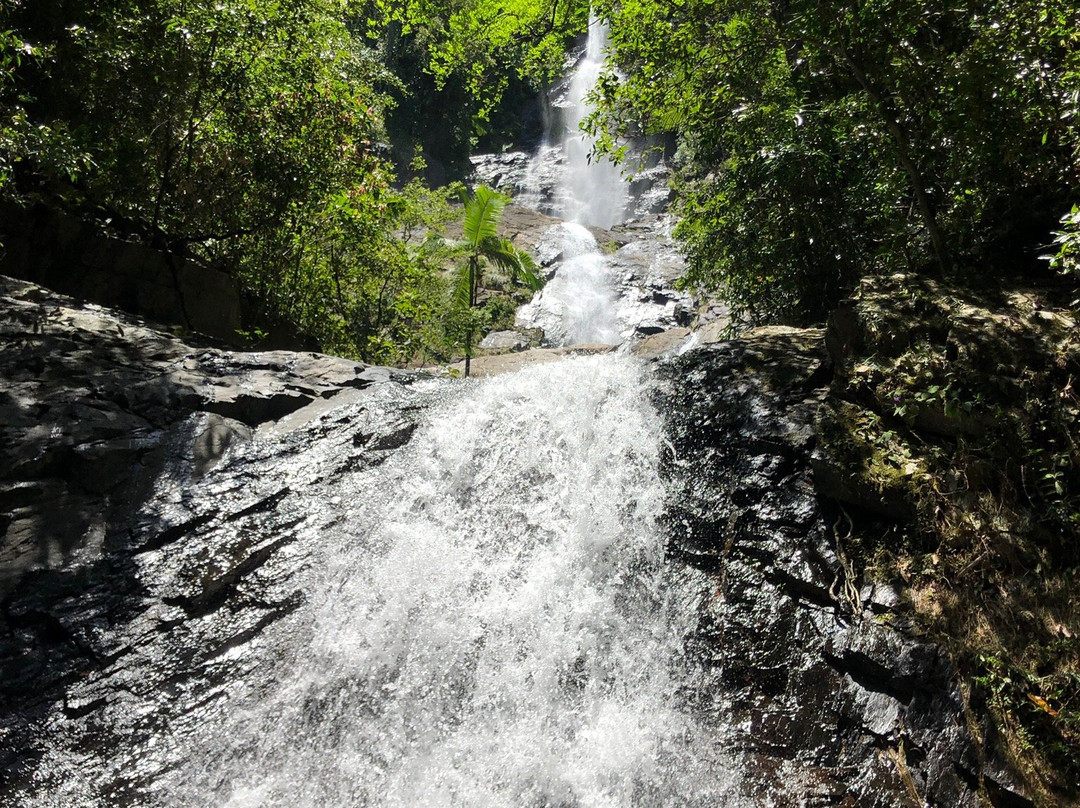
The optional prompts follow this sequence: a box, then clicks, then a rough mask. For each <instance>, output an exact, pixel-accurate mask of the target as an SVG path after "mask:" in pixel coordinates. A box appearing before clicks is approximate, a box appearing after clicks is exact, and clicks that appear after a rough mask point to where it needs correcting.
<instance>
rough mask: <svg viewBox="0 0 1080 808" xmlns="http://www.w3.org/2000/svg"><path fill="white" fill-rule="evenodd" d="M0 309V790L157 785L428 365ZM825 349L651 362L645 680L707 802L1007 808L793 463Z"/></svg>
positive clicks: (13, 297)
mask: <svg viewBox="0 0 1080 808" xmlns="http://www.w3.org/2000/svg"><path fill="white" fill-rule="evenodd" d="M2 306H3V309H2V314H0V319H2V323H3V328H4V347H3V350H2V353H0V358H2V365H0V373H2V376H3V391H4V396H3V402H2V413H3V421H2V423H3V425H4V433H5V434H4V446H5V462H4V475H3V481H2V485H3V493H2V497H3V499H2V501H3V505H4V516H3V524H4V531H5V532H4V546H3V605H4V608H3V654H2V659H3V667H4V670H3V675H2V677H0V681H2V683H3V684H2V695H3V704H4V708H3V730H2V732H3V735H2V737H3V741H2V749H3V780H2V782H0V796H3V799H4V801H5V803H6V804H24V805H28V806H29V805H45V804H70V805H76V804H78V805H87V806H90V805H102V806H104V805H131V806H136V805H138V806H144V805H145V806H156V805H169V804H175V801H174V798H173V797H170V795H169V788H170V786H169V784H170V783H172V782H173V781H172V779H171V778H173V777H174V775H175V772H176V770H177V768H178V767H180V768H183V767H184V766H186V765H190V762H189V761H186V757H185V756H186V755H189V754H190V749H188V748H187V747H186V744H185V739H190V738H191V737H192V736H197V734H198V732H199V727H200V726H201V725H203V724H206V723H213V722H214V721H217V720H220V718H221V716H222V714H224V713H226V712H227V711H228V709H229V705H230V703H232V702H234V701H236V700H242V694H246V696H247V697H250V696H251V694H252V693H255V694H257V693H258V692H260V690H264V689H265V688H266V687H267V686H268V685H267V677H268V676H272V665H270V664H269V663H268V661H267V660H268V658H269V659H271V660H272V659H273V658H274V657H275V652H274V651H273V648H274V647H275V644H278V643H281V638H282V637H283V636H291V637H295V636H297V634H300V635H303V634H304V633H305V632H309V631H311V630H313V628H312V624H311V623H310V620H311V616H310V614H308V613H307V612H306V611H305V609H306V604H307V603H309V601H310V600H311V598H312V592H311V591H310V590H309V589H307V588H306V586H305V584H309V583H310V578H309V577H307V576H310V575H311V573H312V571H313V569H317V568H318V566H319V565H320V564H322V563H325V558H324V557H323V556H322V553H323V552H325V548H323V549H320V545H319V542H318V540H317V539H318V536H320V535H322V534H325V533H326V532H327V531H330V530H333V529H334V526H335V525H336V524H340V522H341V520H342V519H343V518H344V517H343V513H344V512H345V510H346V506H345V505H342V506H340V507H334V508H330V509H329V510H327V509H326V508H325V506H324V505H321V506H319V507H312V506H311V503H313V502H319V503H327V502H330V503H333V502H341V495H338V494H335V489H343V490H345V491H347V490H348V484H347V480H348V479H349V478H350V476H352V475H357V474H362V473H364V472H365V470H370V469H372V468H377V467H378V466H379V465H380V464H382V463H384V462H385V460H386V458H387V457H390V456H393V455H394V454H395V453H397V452H399V451H401V450H402V447H405V446H408V445H409V444H410V442H411V441H414V440H416V436H417V435H420V434H424V429H425V427H424V423H425V419H426V418H428V417H429V415H430V413H431V412H432V408H433V407H434V406H435V405H436V404H437V403H438V402H439V401H440V399H441V396H442V395H443V393H442V392H441V391H442V389H443V388H444V387H445V385H447V384H453V382H446V381H437V380H433V379H430V378H426V377H425V376H424V374H418V373H403V372H400V371H393V370H387V369H383V368H372V367H365V366H363V365H360V364H356V363H352V362H347V361H344V360H339V359H334V358H331V357H324V356H319V355H312V354H292V353H287V352H271V353H262V354H260V353H248V354H244V353H230V352H226V351H220V350H217V349H212V348H200V347H198V346H193V345H189V344H186V343H184V342H182V341H181V340H179V339H176V338H174V337H171V336H168V335H165V334H163V333H161V332H160V331H156V330H154V329H153V328H152V327H150V326H148V325H147V324H145V323H142V322H140V321H138V320H136V319H135V318H132V317H130V316H128V315H121V314H117V313H116V312H111V311H108V310H105V309H101V308H98V307H95V306H92V305H87V304H80V303H78V302H76V301H73V300H71V299H68V298H64V297H63V296H60V295H56V294H54V293H51V292H48V291H46V290H43V289H41V288H40V287H35V286H32V285H30V284H27V283H24V282H17V281H11V280H5V281H4V286H3V297H2ZM835 339H836V335H835V332H829V333H826V332H823V331H815V330H809V331H797V330H790V329H761V330H757V331H752V332H749V333H747V334H744V335H743V336H742V337H741V338H739V339H737V340H734V341H730V342H718V343H713V344H708V345H703V346H700V347H698V348H695V349H692V350H688V351H686V352H685V353H684V354H683V355H681V356H677V357H673V358H669V359H667V360H658V361H657V362H655V363H654V364H655V371H654V373H655V376H656V377H657V380H656V381H655V382H654V383H653V384H652V391H653V392H652V397H653V402H654V406H655V407H656V408H657V409H658V410H659V411H660V412H662V413H666V416H665V419H664V425H663V429H664V435H665V437H664V439H663V446H664V447H665V448H664V449H663V451H662V454H661V457H660V464H661V473H662V476H663V479H664V480H665V490H666V493H665V495H664V502H663V509H662V514H661V516H660V517H659V524H660V525H661V529H662V535H663V544H664V546H665V547H666V555H667V556H668V561H667V562H666V563H667V564H668V565H670V567H671V568H672V570H673V572H672V574H674V575H676V576H680V575H684V574H685V575H690V576H698V578H697V580H698V581H699V584H700V585H699V586H698V587H697V589H695V590H693V591H695V592H697V593H698V595H697V599H696V600H695V602H693V603H691V604H687V606H688V607H689V609H690V614H691V615H692V619H690V621H689V623H688V624H687V625H688V627H687V628H686V630H685V634H684V635H683V636H681V637H679V638H678V643H679V645H680V646H681V647H682V648H683V650H684V652H685V654H686V655H687V657H688V659H690V660H692V663H691V664H692V666H693V667H694V669H695V670H697V671H698V673H697V674H696V677H697V678H695V679H694V680H693V681H694V682H695V684H694V686H693V687H692V688H690V689H688V690H687V689H686V687H687V685H685V684H684V685H683V686H682V687H683V690H682V691H680V692H677V693H673V694H669V695H672V696H674V697H675V698H676V701H677V702H678V703H679V704H681V705H682V706H681V707H680V710H683V711H685V712H687V713H688V714H691V715H701V716H706V717H708V719H709V721H711V722H717V721H719V722H720V724H721V725H722V727H723V729H722V730H718V734H719V736H720V737H722V739H723V746H724V748H725V749H726V750H727V752H726V753H727V754H730V755H731V756H732V760H733V761H734V763H733V764H732V765H735V766H736V768H735V769H734V771H738V772H743V773H745V774H746V776H738V777H735V778H734V782H733V784H729V785H728V786H727V791H726V794H727V797H726V798H727V799H728V800H729V802H728V803H727V804H732V805H764V804H773V805H780V804H791V805H797V804H836V805H881V806H886V805H941V806H945V805H977V804H980V803H979V801H980V799H989V800H990V802H991V804H994V805H998V806H1012V805H1024V804H1030V803H1029V799H1030V797H1031V795H1030V794H1028V792H1027V791H1026V790H1025V787H1024V784H1023V782H1022V780H1021V779H1020V778H1019V777H1017V775H1016V772H1015V771H1010V763H1009V761H1008V759H1007V758H1006V757H1004V756H1003V753H1002V750H1001V749H1000V748H999V747H998V746H997V745H995V744H994V743H993V742H991V740H988V739H987V736H985V735H982V734H981V733H979V732H978V727H979V721H980V719H979V717H978V715H974V714H973V713H972V712H971V708H970V705H969V702H968V700H967V698H966V696H965V693H964V692H963V691H962V690H961V689H960V687H959V682H958V679H957V676H956V671H955V669H954V667H953V666H952V664H951V662H950V661H949V658H948V656H947V655H946V654H944V653H943V651H942V650H941V649H940V648H939V647H938V646H936V645H935V644H934V643H932V642H928V641H927V640H925V639H920V638H919V637H918V636H917V632H914V631H913V628H914V625H915V624H914V623H913V622H912V619H911V609H910V605H909V604H908V602H907V599H908V597H909V596H908V594H907V593H905V591H904V590H903V587H902V585H895V586H894V585H889V584H885V583H882V582H875V581H874V580H873V579H872V578H871V577H870V576H864V575H859V574H856V572H855V571H854V570H853V568H852V564H851V560H850V559H849V558H848V557H847V555H846V554H845V548H844V545H843V542H842V541H841V539H842V538H843V536H844V535H845V532H846V530H847V527H846V525H845V522H844V519H845V516H844V508H843V506H844V504H845V503H844V502H843V501H841V500H838V499H836V498H835V493H836V492H835V491H827V490H826V491H823V490H822V484H821V479H822V478H821V476H820V472H818V473H815V468H816V466H815V456H816V455H815V453H820V447H821V439H820V435H819V431H818V430H819V426H818V423H819V413H820V412H821V411H822V410H823V408H824V407H827V406H829V401H830V384H831V383H832V381H833V377H834V374H835V372H836V365H835V360H834V359H832V358H831V357H830V355H829V352H828V351H827V350H826V344H832V342H834V341H835ZM573 361H580V360H573ZM485 384H486V383H485ZM818 465H820V464H818ZM848 499H849V500H850V497H848ZM679 570H685V573H681V572H679ZM702 576H703V577H702ZM702 581H704V582H705V583H704V584H702V583H701V582H702ZM268 671H271V672H270V673H268ZM635 799H636V798H635ZM643 799H644V798H643ZM687 799H689V798H687ZM313 804H315V803H313ZM634 804H653V803H652V802H649V801H648V800H647V799H644V801H642V802H640V803H638V802H634ZM680 804H681V803H680ZM686 804H696V803H694V802H693V801H692V800H689V801H688V802H687V803H686Z"/></svg>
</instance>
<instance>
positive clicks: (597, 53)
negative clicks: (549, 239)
mask: <svg viewBox="0 0 1080 808" xmlns="http://www.w3.org/2000/svg"><path fill="white" fill-rule="evenodd" d="M606 47H607V26H605V25H604V24H602V23H601V22H600V21H599V20H598V19H596V17H591V18H590V19H589V37H588V41H587V43H586V46H585V55H584V56H583V57H582V60H581V62H580V63H579V64H578V66H577V69H576V70H575V71H574V73H573V76H572V77H571V80H570V88H569V99H568V100H569V104H568V105H567V107H566V108H565V109H564V120H563V125H564V127H565V129H564V130H563V132H562V133H561V137H562V145H563V150H564V152H565V155H566V162H565V193H564V194H562V195H561V199H562V200H563V201H562V210H561V211H560V213H559V215H560V216H561V217H562V218H564V219H567V220H569V221H572V222H577V223H578V224H585V225H595V226H597V227H604V228H609V227H611V226H612V225H615V224H618V223H620V222H622V221H623V219H624V218H625V216H626V207H627V203H628V202H629V192H628V189H627V184H626V181H625V180H624V179H623V176H622V173H621V172H620V171H619V169H618V167H617V166H616V165H614V164H613V163H612V162H610V161H609V160H605V159H599V158H597V159H593V158H592V156H591V152H592V144H591V143H590V141H589V140H588V138H587V136H586V134H585V133H584V132H582V131H581V124H582V122H583V121H584V120H585V118H586V117H587V116H588V114H589V113H590V112H591V111H592V110H591V108H590V107H589V104H588V100H587V98H588V94H589V93H590V92H591V91H592V89H593V88H594V87H595V86H596V80H597V79H598V78H600V74H601V71H602V70H603V67H604V50H605V48H606Z"/></svg>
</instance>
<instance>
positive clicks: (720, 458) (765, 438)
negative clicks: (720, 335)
mask: <svg viewBox="0 0 1080 808" xmlns="http://www.w3.org/2000/svg"><path fill="white" fill-rule="evenodd" d="M824 342H825V335H824V333H823V332H822V331H820V330H797V329H785V328H762V329H757V330H755V331H751V332H749V333H747V334H746V335H744V337H743V338H742V339H738V340H733V341H731V342H725V343H719V344H715V345H710V346H707V347H704V348H700V349H697V350H693V351H690V352H688V353H687V354H685V355H683V356H682V357H678V358H676V359H673V360H670V361H668V362H666V363H661V364H658V372H659V375H660V377H661V380H662V381H661V385H660V387H659V388H658V392H657V393H656V397H657V404H658V408H659V409H660V411H661V412H664V413H667V414H668V415H667V431H668V438H669V441H670V444H669V446H668V450H667V452H666V456H665V460H664V473H665V475H666V476H667V478H668V480H669V483H670V495H669V502H668V506H667V512H666V524H667V532H668V548H669V554H670V555H672V556H673V557H676V558H681V559H684V560H685V561H686V562H687V563H689V564H691V565H693V566H696V567H698V568H702V569H706V570H709V571H712V572H713V573H714V574H715V576H716V581H717V585H716V589H715V593H714V595H713V597H712V598H711V600H710V601H709V602H707V603H704V604H702V605H701V607H700V622H699V628H698V631H697V633H696V635H695V636H693V637H691V638H690V639H689V642H691V643H694V644H695V645H696V646H697V648H696V649H695V651H696V652H697V653H698V654H699V655H700V656H701V657H702V658H704V659H707V660H709V664H710V665H711V666H712V671H713V674H712V680H713V682H714V684H715V686H714V687H713V688H712V689H711V692H710V693H709V695H708V696H707V697H705V699H704V703H703V704H702V705H701V708H702V709H703V710H708V711H712V712H716V713H719V714H722V715H724V716H725V717H726V718H725V723H726V724H727V725H728V726H731V727H736V728H738V729H737V730H736V737H735V738H734V739H733V743H734V744H735V745H736V746H737V747H738V748H740V749H743V750H744V751H745V752H746V754H747V756H748V761H747V765H748V767H749V768H750V769H751V770H756V771H758V772H760V774H758V775H756V776H755V777H752V778H749V780H750V783H751V785H750V786H748V788H750V789H751V790H752V789H753V787H754V786H753V783H760V784H762V786H761V788H762V789H763V791H762V793H763V794H764V793H766V792H773V791H774V790H778V791H779V793H774V795H773V799H774V800H775V802H770V803H769V804H775V805H792V806H794V805H838V806H859V807H860V808H871V807H873V808H877V807H878V806H880V808H886V806H889V807H890V808H891V807H893V806H915V808H924V806H935V807H936V806H941V807H942V808H946V807H947V808H959V807H963V806H976V805H980V804H982V803H981V802H980V799H981V797H980V794H979V790H980V789H979V787H980V784H981V785H982V787H983V788H982V793H983V794H986V795H989V797H990V800H991V803H992V804H993V805H995V806H1000V807H1001V808H1005V806H1010V807H1011V806H1024V805H1031V802H1030V801H1029V800H1028V799H1027V798H1026V797H1025V796H1023V795H1022V793H1019V787H1018V786H1017V785H1016V784H1015V783H1014V781H1013V779H1012V778H1011V777H1010V776H1009V774H1008V773H1007V772H1006V771H1005V770H1004V769H1003V768H1002V767H1000V766H996V765H994V764H993V763H992V762H990V761H988V760H987V755H986V754H984V752H983V751H982V750H981V749H980V748H979V747H978V745H977V744H976V742H975V741H974V740H973V737H972V734H971V732H970V731H969V722H968V716H967V707H966V705H965V701H964V698H963V696H962V694H961V692H960V690H959V688H958V686H957V678H956V675H955V671H954V670H953V668H952V667H951V664H950V662H949V661H948V659H947V658H946V657H945V656H944V655H943V654H942V653H941V652H940V651H939V649H938V648H937V647H935V646H934V645H932V644H929V643H927V642H925V641H923V640H921V639H919V638H918V637H916V636H914V635H913V633H912V632H910V631H909V630H908V628H909V627H908V626H907V625H906V624H905V620H904V618H903V617H902V616H901V614H900V613H899V612H897V611H895V610H894V607H895V606H896V605H897V595H896V593H895V592H893V591H892V590H891V589H889V588H888V587H882V586H878V587H876V588H875V587H874V586H859V585H858V584H857V582H856V581H855V580H853V577H852V575H851V566H850V564H848V563H847V560H846V557H845V553H844V549H843V541H842V538H843V536H844V535H845V527H846V524H845V516H844V513H843V510H842V508H841V507H840V506H838V505H837V504H836V503H835V502H833V501H830V500H829V499H828V498H826V497H823V496H820V495H819V491H818V489H817V487H816V485H815V479H814V474H813V470H812V463H811V459H812V454H813V451H814V448H815V444H816V442H817V434H816V426H815V423H816V419H817V416H818V413H819V411H820V410H821V407H822V404H823V403H824V402H825V400H826V397H827V395H828V393H829V387H828V385H829V383H830V381H831V379H832V368H831V367H830V362H829V359H828V356H827V353H826V350H825V344H824ZM785 791H786V793H785Z"/></svg>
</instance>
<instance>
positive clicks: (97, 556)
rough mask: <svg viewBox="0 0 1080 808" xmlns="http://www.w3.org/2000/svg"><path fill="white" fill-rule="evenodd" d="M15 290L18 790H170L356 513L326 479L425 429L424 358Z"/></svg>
mask: <svg viewBox="0 0 1080 808" xmlns="http://www.w3.org/2000/svg"><path fill="white" fill-rule="evenodd" d="M0 293H2V294H0V332H2V333H3V344H2V347H0V390H2V397H0V428H2V430H3V433H4V435H3V437H4V440H3V447H2V449H0V451H2V452H3V455H4V458H3V461H2V463H0V528H2V529H3V543H2V545H0V586H2V589H0V601H2V606H3V610H2V615H0V804H3V805H24V804H27V805H36V804H49V805H71V806H76V805H78V806H99V805H100V806H105V805H108V806H126V805H146V804H159V800H158V799H157V798H155V797H154V794H153V792H154V789H155V784H156V783H157V781H158V779H159V778H160V776H161V774H162V773H163V772H165V771H167V770H169V769H170V768H171V767H173V766H175V765H177V759H176V757H175V751H176V750H175V748H174V747H176V746H177V745H178V744H180V743H181V742H182V739H183V738H184V737H185V736H186V735H187V734H188V733H190V732H191V730H192V729H193V728H194V727H197V726H198V725H199V724H201V723H203V722H204V721H205V720H206V719H207V717H208V716H209V715H211V714H213V712H214V711H215V710H217V709H219V708H220V704H221V703H222V702H223V701H225V700H227V696H228V694H229V693H230V691H232V690H235V689H236V688H238V687H245V686H254V683H257V682H258V681H260V679H259V676H257V675H255V671H254V670H253V667H252V666H253V665H254V664H255V658H256V655H255V650H256V649H258V648H273V647H274V646H273V643H274V636H275V631H279V630H285V629H279V628H278V623H279V621H280V619H281V618H282V617H285V616H286V615H289V614H291V613H293V612H294V611H295V610H296V609H297V608H298V607H299V606H300V605H301V604H302V603H303V602H304V599H305V597H306V592H305V590H304V589H303V587H302V586H301V584H300V583H299V580H298V579H299V577H300V576H302V575H303V573H304V572H305V571H306V570H307V569H308V568H309V567H310V566H311V564H312V563H313V558H312V548H313V547H314V546H316V543H315V542H313V541H312V540H311V538H312V536H315V535H318V534H319V532H320V531H322V530H324V529H325V527H326V526H327V524H329V523H332V522H333V521H334V520H336V519H337V518H339V516H338V515H337V514H335V513H332V512H329V513H328V512H326V511H325V510H319V509H313V508H311V507H309V506H308V504H307V503H308V498H309V497H311V496H314V495H315V493H316V492H318V493H319V496H320V497H321V498H322V499H323V500H329V501H332V495H331V494H327V493H326V491H327V490H332V488H333V486H334V485H335V484H336V483H337V482H339V481H340V480H341V479H342V477H343V476H345V475H349V474H352V473H355V472H357V471H358V470H362V469H364V468H366V467H369V466H371V465H375V464H378V463H380V462H382V460H383V459H385V457H386V456H387V455H388V454H389V453H390V452H393V451H394V450H396V449H397V448H399V447H401V446H403V445H405V444H406V443H408V441H409V440H410V438H411V437H412V431H413V429H414V428H415V423H413V421H412V420H411V418H412V417H413V416H415V415H416V414H417V413H419V412H421V411H422V409H423V407H422V405H421V404H419V403H417V397H416V396H415V395H414V394H413V392H412V389H411V388H409V387H408V386H407V384H406V383H407V382H410V381H411V380H412V379H413V378H414V377H412V376H409V375H406V374H399V373H398V372H396V371H388V370H387V369H385V368H369V367H366V366H364V365H360V364H357V363H354V362H347V361H345V360H340V359H335V358H332V357H325V356H320V355H314V354H288V353H262V354H259V353H251V354H241V353H228V352H222V351H217V350H212V349H199V348H193V347H191V346H189V345H186V344H184V343H183V342H181V341H180V340H177V339H175V338H173V337H170V336H168V335H165V334H162V333H160V332H157V331H154V330H153V329H151V328H149V327H148V326H146V325H145V324H143V323H141V322H140V321H138V320H136V319H134V318H130V317H127V316H123V315H117V314H115V313H113V312H108V311H105V310H102V309H100V308H97V307H92V306H84V305H81V304H79V303H77V302H75V301H72V300H70V299H68V298H64V297H62V296H59V295H54V294H52V293H50V292H47V291H45V290H43V289H40V288H38V287H34V286H31V285H29V284H24V283H22V282H17V281H10V280H8V279H0ZM288 630H290V631H296V630H300V629H298V627H296V626H293V627H291V628H290V629H288ZM260 658H261V659H262V662H261V663H260V664H262V665H265V655H264V656H263V657H260ZM87 784H93V786H92V787H90V786H88V785H87ZM88 788H92V790H91V791H89V792H88V791H87V789H88Z"/></svg>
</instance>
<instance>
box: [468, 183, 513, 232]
mask: <svg viewBox="0 0 1080 808" xmlns="http://www.w3.org/2000/svg"><path fill="white" fill-rule="evenodd" d="M463 198H464V199H465V221H464V232H465V241H467V242H468V243H469V245H470V246H472V247H479V245H480V244H481V243H482V242H484V241H485V240H487V239H492V238H497V237H498V232H497V228H498V225H499V219H500V218H502V212H503V208H505V207H506V205H507V204H508V203H509V202H510V198H509V197H506V196H503V195H502V194H500V193H496V192H495V191H493V190H491V189H490V188H488V187H487V186H484V185H481V186H480V187H479V188H477V189H476V193H474V194H473V195H472V196H471V197H468V198H465V197H463Z"/></svg>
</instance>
